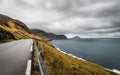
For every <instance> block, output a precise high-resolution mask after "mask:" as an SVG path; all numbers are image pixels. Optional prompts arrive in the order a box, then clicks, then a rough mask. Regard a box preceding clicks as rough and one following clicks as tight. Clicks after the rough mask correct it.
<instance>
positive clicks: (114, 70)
mask: <svg viewBox="0 0 120 75" xmlns="http://www.w3.org/2000/svg"><path fill="white" fill-rule="evenodd" d="M52 45H53V46H54V47H55V48H56V49H57V50H58V51H60V52H62V53H64V54H67V55H69V56H72V57H73V58H77V59H79V60H83V61H86V60H85V59H83V58H80V57H77V56H75V55H73V54H71V53H67V52H64V51H62V50H61V49H60V48H58V47H57V46H56V45H54V44H52ZM105 69H106V70H109V71H111V72H115V73H118V74H120V71H119V70H117V69H108V68H105Z"/></svg>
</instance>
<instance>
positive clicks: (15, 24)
mask: <svg viewBox="0 0 120 75" xmlns="http://www.w3.org/2000/svg"><path fill="white" fill-rule="evenodd" d="M25 38H36V39H41V38H40V37H39V36H37V35H34V34H33V33H31V31H30V30H29V28H28V27H27V26H26V25H25V24H24V23H22V22H21V21H19V20H16V19H12V18H10V17H8V16H5V15H2V14H0V41H7V40H9V39H13V40H17V39H25Z"/></svg>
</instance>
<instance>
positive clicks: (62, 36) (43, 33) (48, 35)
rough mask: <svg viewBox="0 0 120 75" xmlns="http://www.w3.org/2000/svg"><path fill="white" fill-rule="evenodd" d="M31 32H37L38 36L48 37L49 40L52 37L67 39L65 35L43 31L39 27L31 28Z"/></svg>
mask: <svg viewBox="0 0 120 75" xmlns="http://www.w3.org/2000/svg"><path fill="white" fill-rule="evenodd" d="M31 32H33V33H34V34H37V35H39V36H44V37H48V38H50V39H51V40H53V39H67V37H66V36H65V35H56V34H53V33H47V32H45V31H43V30H39V29H31Z"/></svg>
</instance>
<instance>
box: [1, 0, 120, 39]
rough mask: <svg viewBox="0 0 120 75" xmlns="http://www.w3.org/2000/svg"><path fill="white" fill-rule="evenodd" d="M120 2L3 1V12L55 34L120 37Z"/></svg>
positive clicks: (77, 0) (85, 0) (114, 0)
mask: <svg viewBox="0 0 120 75" xmlns="http://www.w3.org/2000/svg"><path fill="white" fill-rule="evenodd" d="M119 5H120V0H0V12H1V13H4V14H7V15H9V16H11V17H13V18H17V19H20V20H22V21H23V22H25V23H27V24H28V26H29V27H30V28H39V29H42V30H45V31H47V32H53V33H56V34H66V35H67V36H69V37H71V36H75V35H79V36H82V37H111V38H112V37H120V13H119V12H120V6H119Z"/></svg>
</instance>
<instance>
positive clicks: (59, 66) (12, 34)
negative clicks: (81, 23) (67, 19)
mask: <svg viewBox="0 0 120 75" xmlns="http://www.w3.org/2000/svg"><path fill="white" fill-rule="evenodd" d="M27 38H33V39H38V40H39V41H38V46H39V48H40V50H42V51H43V52H42V56H43V59H44V63H45V65H46V67H47V69H48V71H49V73H50V75H118V74H116V73H113V72H110V71H108V70H105V69H104V68H103V67H101V66H99V65H96V64H93V63H91V62H88V61H83V60H78V59H76V58H73V57H71V56H68V55H66V54H63V53H61V52H59V51H58V50H57V49H56V48H54V47H53V46H52V45H50V44H48V43H47V42H46V41H45V40H48V39H66V37H65V36H64V35H55V34H52V33H47V32H44V31H41V30H30V29H29V28H28V27H27V26H26V25H25V24H24V23H22V22H21V21H19V20H16V19H12V18H10V17H8V16H5V15H2V14H0V42H6V41H10V40H19V39H27ZM35 53H36V52H34V53H33V56H34V54H35ZM34 59H35V60H36V62H37V58H34ZM33 64H34V65H35V66H37V67H38V64H36V63H33ZM37 70H38V71H39V68H37ZM38 73H39V72H38ZM33 75H39V74H36V71H35V74H33Z"/></svg>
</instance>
